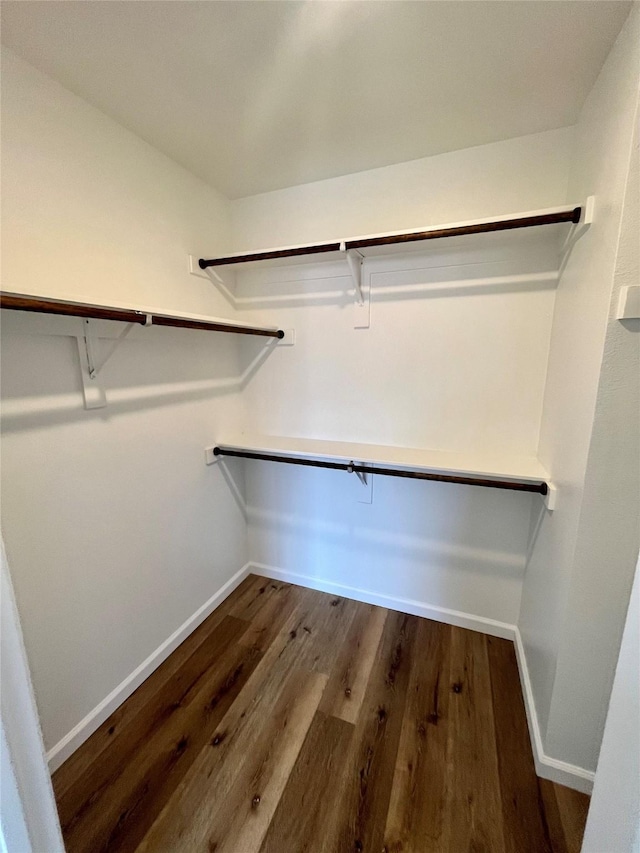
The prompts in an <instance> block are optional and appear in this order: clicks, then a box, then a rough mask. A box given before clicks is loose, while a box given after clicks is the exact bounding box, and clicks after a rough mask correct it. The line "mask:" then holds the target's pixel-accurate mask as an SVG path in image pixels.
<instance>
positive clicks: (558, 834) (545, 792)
mask: <svg viewBox="0 0 640 853" xmlns="http://www.w3.org/2000/svg"><path fill="white" fill-rule="evenodd" d="M538 787H539V789H540V796H541V798H542V803H543V808H542V814H543V817H544V822H545V826H546V828H547V833H548V836H549V840H550V844H551V849H552V850H553V853H569V849H568V847H567V841H566V838H565V835H564V826H563V825H562V817H561V816H560V807H559V805H558V801H557V800H556V792H555V785H554V783H553V782H550V781H549V780H548V779H538Z"/></svg>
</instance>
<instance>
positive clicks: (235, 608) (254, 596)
mask: <svg viewBox="0 0 640 853" xmlns="http://www.w3.org/2000/svg"><path fill="white" fill-rule="evenodd" d="M247 581H248V583H247V584H246V586H245V587H244V589H243V592H242V595H240V596H238V598H237V599H236V600H235V601H234V603H233V605H232V606H231V608H230V609H229V614H230V615H231V616H236V617H237V618H238V619H245V620H246V621H247V622H251V620H252V619H254V618H255V617H256V615H257V614H259V613H260V612H261V610H262V608H263V607H264V606H265V603H266V602H267V601H268V600H269V599H270V598H272V597H273V596H274V595H281V594H286V593H287V592H288V591H289V589H290V588H291V586H290V584H285V583H281V582H280V581H272V580H268V578H261V577H258V576H257V575H249V577H248V578H247Z"/></svg>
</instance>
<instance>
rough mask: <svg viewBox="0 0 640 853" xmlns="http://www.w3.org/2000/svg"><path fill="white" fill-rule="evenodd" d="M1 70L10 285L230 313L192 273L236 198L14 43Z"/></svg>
mask: <svg viewBox="0 0 640 853" xmlns="http://www.w3.org/2000/svg"><path fill="white" fill-rule="evenodd" d="M2 72H3V73H2V111H3V116H4V121H3V123H2V163H3V175H2V213H3V216H2V220H3V222H2V243H3V245H2V249H3V252H2V255H3V257H2V267H3V269H2V274H3V289H4V290H9V291H10V290H20V291H24V292H28V293H35V294H44V295H47V296H54V297H59V298H65V297H67V298H70V299H77V300H80V301H83V300H84V301H96V302H103V303H107V304H112V305H113V304H115V305H121V304H135V305H141V306H143V307H157V308H159V309H163V310H165V311H168V312H170V311H171V310H179V311H187V312H188V311H193V312H194V313H202V314H205V313H212V314H216V313H218V314H220V313H226V314H227V315H228V314H229V313H230V311H229V307H228V306H227V305H226V304H225V303H224V302H223V301H222V300H221V298H220V297H219V296H218V294H217V293H216V292H215V291H214V290H213V288H212V287H211V285H210V284H208V283H207V282H206V281H205V280H203V279H201V278H196V277H194V276H190V275H189V274H188V272H187V255H188V254H190V253H193V254H198V253H199V252H200V251H201V250H202V248H203V246H211V248H212V249H213V250H215V249H218V250H221V251H222V250H224V249H225V248H227V242H228V240H229V230H228V209H227V206H228V203H227V201H226V200H225V199H224V198H223V197H222V196H221V195H219V194H218V193H217V192H215V191H214V190H213V189H211V187H209V186H208V185H207V184H205V183H203V182H202V181H200V180H199V179H197V178H195V177H194V176H193V175H192V174H190V173H189V172H187V171H186V170H185V169H183V168H181V167H179V166H178V165H176V164H175V163H174V162H173V161H172V160H170V159H169V158H168V157H166V156H165V155H164V154H160V152H158V151H157V150H156V149H155V148H152V147H151V146H150V145H148V144H147V143H146V142H143V141H142V140H141V139H139V138H138V137H137V136H134V134H132V133H130V132H129V131H127V130H125V129H124V128H122V127H121V126H120V125H118V124H116V122H114V121H113V120H112V119H110V118H108V117H107V116H106V115H104V114H103V113H101V112H100V111H99V110H97V109H95V108H94V107H91V106H89V104H87V103H86V102H85V101H83V100H81V99H80V98H78V97H76V96H75V95H72V94H71V93H70V92H69V91H67V90H66V89H64V88H63V87H62V86H60V85H59V84H58V83H56V82H54V81H53V80H51V79H49V78H48V77H46V76H44V75H43V74H41V73H40V72H39V71H36V70H35V69H34V68H32V67H31V66H30V65H28V64H27V63H25V62H24V61H23V60H21V59H19V58H18V57H17V56H15V54H13V53H12V52H11V51H10V50H8V49H7V48H4V47H3V51H2Z"/></svg>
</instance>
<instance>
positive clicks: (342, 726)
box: [260, 711, 354, 853]
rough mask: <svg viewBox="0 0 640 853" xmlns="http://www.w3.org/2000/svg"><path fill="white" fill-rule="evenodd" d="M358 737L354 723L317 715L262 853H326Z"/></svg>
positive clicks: (283, 795) (263, 844) (274, 817)
mask: <svg viewBox="0 0 640 853" xmlns="http://www.w3.org/2000/svg"><path fill="white" fill-rule="evenodd" d="M353 733H354V727H353V725H351V724H350V723H347V722H345V721H344V720H341V719H338V718H336V717H330V716H327V715H326V714H323V713H322V712H320V711H319V712H318V713H316V715H315V717H314V719H313V722H312V724H311V727H310V729H309V733H308V734H307V737H306V739H305V741H304V744H303V747H302V750H301V751H300V754H299V756H298V759H297V761H296V763H295V765H294V767H293V770H292V771H291V775H290V776H289V779H288V781H287V784H286V786H285V789H284V791H283V794H282V797H281V798H280V802H279V803H278V807H277V809H276V811H275V814H274V816H273V819H272V821H271V823H270V824H269V828H268V830H267V833H266V836H265V838H264V841H263V843H262V847H261V848H260V853H283V851H285V850H292V851H293V850H295V851H296V853H309V851H317V853H320V851H321V850H323V849H324V841H325V828H326V825H327V822H328V821H329V820H330V818H331V814H332V812H333V810H334V809H335V806H336V801H337V798H338V796H339V789H340V785H339V782H340V779H341V777H342V774H343V773H344V771H345V763H344V756H345V753H346V752H347V751H348V749H349V746H350V743H351V739H352V737H353ZM328 780H330V784H327V782H328Z"/></svg>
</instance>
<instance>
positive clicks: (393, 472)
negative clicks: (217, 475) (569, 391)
mask: <svg viewBox="0 0 640 853" xmlns="http://www.w3.org/2000/svg"><path fill="white" fill-rule="evenodd" d="M213 454H214V456H235V457H238V458H240V459H261V460H263V461H264V462H284V463H285V464H286V465H306V466H307V467H309V468H332V469H334V470H338V471H349V472H350V473H355V472H358V473H361V474H382V475H384V476H386V477H405V478H406V479H408V480H433V481H435V482H438V483H458V484H459V485H462V486H486V487H488V488H491V489H509V490H510V491H514V492H535V493H536V494H539V495H546V494H547V492H548V490H549V489H548V486H547V484H546V483H522V482H517V481H513V480H488V479H486V478H482V477H459V476H458V475H456V474H431V473H428V472H426V471H406V470H404V469H402V468H378V467H375V466H370V465H356V464H355V463H354V462H324V461H322V460H319V459H298V458H297V457H295V456H273V455H271V454H270V453H255V452H254V451H250V450H228V449H226V448H224V447H214V449H213Z"/></svg>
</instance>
